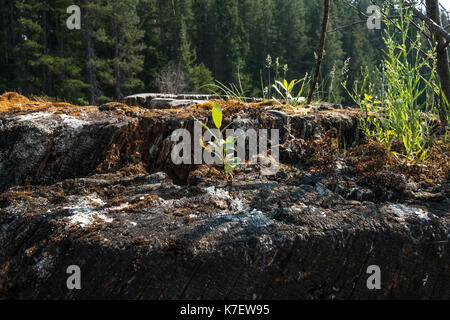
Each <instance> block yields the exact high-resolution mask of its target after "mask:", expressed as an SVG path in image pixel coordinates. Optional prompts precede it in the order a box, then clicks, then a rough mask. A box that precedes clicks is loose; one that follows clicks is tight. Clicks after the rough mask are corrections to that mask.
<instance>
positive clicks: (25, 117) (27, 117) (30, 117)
mask: <svg viewBox="0 0 450 320" xmlns="http://www.w3.org/2000/svg"><path fill="white" fill-rule="evenodd" d="M53 114H54V113H52V112H34V113H29V114H25V115H20V116H17V117H14V118H13V119H15V120H17V121H19V122H23V121H30V120H36V119H43V118H48V117H50V116H52V115H53Z"/></svg>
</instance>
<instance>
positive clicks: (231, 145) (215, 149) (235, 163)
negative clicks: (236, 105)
mask: <svg viewBox="0 0 450 320" xmlns="http://www.w3.org/2000/svg"><path fill="white" fill-rule="evenodd" d="M212 118H213V122H214V125H215V126H216V128H217V130H218V134H214V132H213V131H212V130H211V129H210V128H208V126H207V125H206V124H205V123H203V122H202V121H200V120H198V119H196V118H195V117H194V119H195V120H196V121H198V122H199V123H200V124H201V125H202V126H203V127H204V128H205V129H206V130H207V131H208V132H209V133H210V134H211V136H212V137H214V141H209V142H208V143H207V144H205V142H204V141H203V138H201V139H200V142H201V144H202V147H203V148H204V149H205V150H207V151H208V152H211V153H213V154H215V155H216V156H217V157H218V158H219V159H220V160H221V163H222V165H223V170H224V173H225V178H226V179H227V180H229V178H230V176H231V177H233V175H232V173H233V171H234V170H235V169H236V168H237V167H239V165H240V163H241V159H239V158H238V157H235V156H234V154H235V152H236V151H237V138H236V137H234V136H229V137H227V138H226V139H225V140H224V139H223V133H224V132H225V130H226V129H228V127H229V126H230V125H231V124H232V123H233V122H234V121H233V122H231V123H230V124H229V125H227V126H226V127H224V128H223V129H222V120H223V114H222V109H221V108H220V105H219V104H218V103H214V105H213V108H212Z"/></svg>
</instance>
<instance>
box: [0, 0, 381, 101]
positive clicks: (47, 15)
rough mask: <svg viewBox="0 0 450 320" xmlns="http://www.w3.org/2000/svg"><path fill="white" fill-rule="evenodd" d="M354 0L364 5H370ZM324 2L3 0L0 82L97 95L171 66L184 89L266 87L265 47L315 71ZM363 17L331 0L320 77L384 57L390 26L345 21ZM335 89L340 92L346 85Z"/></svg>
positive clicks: (122, 91) (291, 74)
mask: <svg viewBox="0 0 450 320" xmlns="http://www.w3.org/2000/svg"><path fill="white" fill-rule="evenodd" d="M352 2H353V3H354V5H355V6H356V7H357V8H358V9H359V10H360V11H361V12H363V13H366V11H367V8H368V7H369V6H370V5H371V2H370V0H357V1H352ZM380 3H381V2H380ZM73 4H76V5H79V6H80V7H81V22H82V25H81V29H80V30H69V29H68V28H67V27H66V20H67V18H68V17H69V16H70V14H68V13H67V12H66V10H67V7H69V6H70V5H73ZM322 5H323V4H322V1H317V0H239V1H228V0H121V1H115V0H91V1H87V0H83V1H76V3H74V1H73V0H27V1H23V0H0V8H1V16H0V21H1V22H0V23H1V34H0V70H1V72H0V92H3V91H17V92H20V93H22V94H26V95H31V94H35V95H45V96H48V97H55V98H59V99H61V100H66V101H69V102H72V103H77V104H98V103H102V102H106V101H110V100H116V99H120V98H122V97H123V96H126V95H129V94H133V93H139V92H154V91H158V90H159V89H160V86H159V85H158V84H159V83H160V82H159V81H158V79H159V80H161V77H163V78H164V77H169V76H170V75H171V74H174V75H176V76H177V77H181V78H182V79H181V81H183V82H184V84H185V86H183V87H184V88H182V89H183V91H184V92H201V91H204V90H205V88H202V86H203V85H204V84H207V83H212V82H214V80H218V81H221V82H223V83H229V82H235V81H237V78H238V76H239V77H240V78H241V80H242V84H243V86H244V89H245V92H246V94H247V95H251V96H261V79H263V81H264V82H265V83H266V82H267V81H268V77H269V68H267V56H268V55H270V56H271V58H272V66H273V67H274V68H276V65H277V63H278V65H279V70H280V73H283V68H285V65H287V68H288V71H287V75H286V78H288V79H293V78H296V79H300V78H302V77H303V76H304V75H305V74H306V73H309V74H311V71H312V70H313V68H314V65H315V52H316V51H317V47H318V43H319V38H320V31H321V17H322V11H323V7H322ZM364 19H367V18H365V17H364V16H363V15H362V14H361V13H358V12H357V11H356V10H353V9H352V8H350V7H349V6H348V5H346V4H344V3H343V2H341V1H332V8H331V16H330V22H329V27H328V30H329V32H328V34H327V43H326V48H325V52H326V54H325V60H324V63H323V67H322V71H321V81H327V79H330V75H332V77H333V79H334V80H333V81H335V82H336V83H339V82H340V80H343V77H344V76H345V74H344V73H345V72H344V73H343V69H344V71H347V70H345V69H347V68H348V76H349V81H352V80H354V79H355V78H357V77H359V74H360V70H361V67H363V66H368V67H369V68H372V67H375V66H377V65H378V64H379V62H380V60H381V59H382V52H381V50H382V48H383V40H382V35H383V30H369V29H368V28H367V26H366V24H365V23H360V24H355V25H353V26H351V27H348V28H339V27H341V26H345V25H349V24H351V23H353V22H355V21H359V20H364ZM277 58H278V59H277ZM348 58H350V60H348ZM346 61H347V64H346ZM270 72H272V73H273V72H274V70H273V69H272V70H270ZM182 75H184V76H182ZM272 76H273V75H272ZM339 77H341V78H342V79H339ZM177 80H180V79H177ZM174 81H175V80H174ZM326 88H330V86H326ZM331 90H335V91H336V92H334V93H333V96H336V95H343V90H342V89H340V88H339V86H335V87H334V88H332V89H331ZM328 94H329V93H328Z"/></svg>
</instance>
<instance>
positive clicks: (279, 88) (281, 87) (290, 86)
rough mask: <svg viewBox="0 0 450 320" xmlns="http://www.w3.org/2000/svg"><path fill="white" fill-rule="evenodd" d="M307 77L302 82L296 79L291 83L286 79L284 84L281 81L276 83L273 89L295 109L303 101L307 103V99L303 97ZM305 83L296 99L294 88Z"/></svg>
mask: <svg viewBox="0 0 450 320" xmlns="http://www.w3.org/2000/svg"><path fill="white" fill-rule="evenodd" d="M306 78H307V75H306V76H305V77H304V78H303V79H300V80H297V79H294V80H292V81H291V82H290V83H288V81H287V80H286V79H284V81H283V82H281V81H278V80H277V81H275V84H273V85H272V87H273V88H274V89H275V91H276V92H278V94H279V95H280V96H281V97H282V98H283V99H284V101H285V102H286V104H289V105H291V106H293V107H295V106H297V105H299V104H300V103H302V102H303V101H305V98H304V97H302V96H301V95H302V93H303V89H304V87H305V82H306ZM300 82H303V84H302V86H301V88H300V90H299V92H298V94H297V95H296V96H295V97H294V96H293V94H292V92H293V90H294V87H295V86H296V85H297V84H298V83H300Z"/></svg>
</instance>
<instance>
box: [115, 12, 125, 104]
mask: <svg viewBox="0 0 450 320" xmlns="http://www.w3.org/2000/svg"><path fill="white" fill-rule="evenodd" d="M117 14H118V13H117V12H116V11H115V10H114V39H115V43H114V61H115V66H114V77H115V78H116V79H115V80H116V88H115V89H116V90H115V91H116V99H117V100H120V99H122V98H123V96H122V90H121V86H122V84H121V79H120V57H119V41H120V38H119V25H118V21H117Z"/></svg>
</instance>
